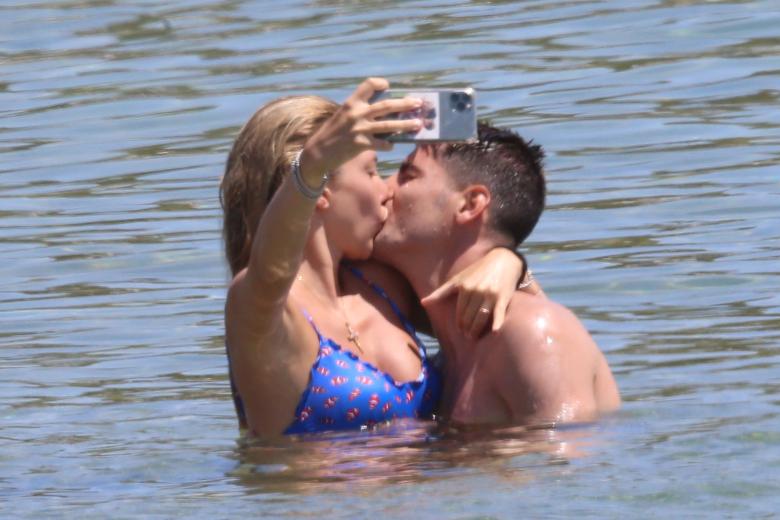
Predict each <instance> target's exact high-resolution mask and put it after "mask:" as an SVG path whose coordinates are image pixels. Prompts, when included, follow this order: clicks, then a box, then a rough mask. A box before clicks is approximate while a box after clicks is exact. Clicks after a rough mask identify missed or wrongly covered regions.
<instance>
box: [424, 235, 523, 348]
mask: <svg viewBox="0 0 780 520" xmlns="http://www.w3.org/2000/svg"><path fill="white" fill-rule="evenodd" d="M526 271H527V269H526V266H525V263H524V262H523V261H522V260H521V257H520V256H518V255H517V254H515V253H514V252H513V251H512V250H510V249H508V248H506V247H496V248H494V249H491V250H490V251H489V252H488V253H487V254H486V255H485V256H484V257H482V258H481V259H479V260H477V261H476V262H474V263H472V264H471V265H469V266H468V267H466V268H465V269H463V270H462V271H461V272H459V273H458V274H456V275H455V276H453V277H452V278H450V279H449V280H447V281H446V282H444V284H442V285H441V286H440V287H438V288H437V289H436V290H435V291H433V292H432V293H431V294H429V295H428V296H426V297H425V298H423V299H422V300H421V302H420V303H421V306H422V307H425V306H427V305H430V304H432V303H434V302H436V301H439V300H441V299H443V298H446V297H448V296H450V295H451V294H453V293H457V294H458V302H457V306H456V310H455V319H456V322H457V325H458V328H459V329H460V330H461V332H463V333H464V334H466V335H467V336H470V337H471V338H473V339H476V338H478V337H481V336H483V335H485V334H487V333H488V332H491V331H492V332H495V331H497V330H498V329H499V328H501V325H502V324H503V323H504V318H505V317H506V311H507V308H508V307H509V301H510V300H511V299H512V295H513V294H514V292H515V289H516V287H517V286H518V284H519V283H520V282H521V281H523V279H524V278H525V277H526ZM426 316H427V315H426ZM491 318H492V320H491ZM488 324H491V326H490V327H487V325H488ZM423 330H425V329H423Z"/></svg>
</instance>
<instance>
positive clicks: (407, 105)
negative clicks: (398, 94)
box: [366, 97, 422, 118]
mask: <svg viewBox="0 0 780 520" xmlns="http://www.w3.org/2000/svg"><path fill="white" fill-rule="evenodd" d="M421 106H422V99H420V98H411V97H406V98H399V99H383V100H382V101H377V102H376V103H373V104H371V105H369V107H368V109H367V110H366V116H368V117H372V118H379V117H384V116H386V115H389V114H397V113H401V112H411V111H413V110H416V109H418V108H420V107H421Z"/></svg>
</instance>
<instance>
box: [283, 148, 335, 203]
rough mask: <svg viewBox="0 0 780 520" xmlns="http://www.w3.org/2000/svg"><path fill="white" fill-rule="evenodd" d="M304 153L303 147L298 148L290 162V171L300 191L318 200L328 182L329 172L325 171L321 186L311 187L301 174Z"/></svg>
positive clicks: (305, 195) (309, 197)
mask: <svg viewBox="0 0 780 520" xmlns="http://www.w3.org/2000/svg"><path fill="white" fill-rule="evenodd" d="M302 153H303V149H301V150H298V152H296V154H295V156H294V157H293V160H292V161H291V162H290V173H291V174H292V178H293V180H294V181H295V187H296V188H298V191H299V192H300V193H301V195H303V196H304V197H306V198H307V199H312V200H317V199H318V198H319V196H320V195H322V190H324V189H325V184H326V183H327V182H328V174H327V173H324V174H323V175H322V182H321V183H320V185H319V186H317V187H316V188H311V187H309V186H308V185H307V184H306V181H304V180H303V177H302V176H301V154H302Z"/></svg>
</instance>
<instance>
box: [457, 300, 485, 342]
mask: <svg viewBox="0 0 780 520" xmlns="http://www.w3.org/2000/svg"><path fill="white" fill-rule="evenodd" d="M480 301H481V300H480V298H478V297H477V295H476V294H475V293H473V292H471V291H466V290H463V289H461V290H460V292H459V293H458V303H457V305H456V307H455V316H456V321H457V323H458V328H459V329H460V331H461V332H463V333H464V334H466V335H469V334H470V333H471V324H472V322H473V321H474V317H475V316H476V315H477V312H478V311H479V303H480Z"/></svg>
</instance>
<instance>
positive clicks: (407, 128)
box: [365, 119, 422, 135]
mask: <svg viewBox="0 0 780 520" xmlns="http://www.w3.org/2000/svg"><path fill="white" fill-rule="evenodd" d="M421 128H422V121H420V120H419V119H400V120H393V119H386V120H383V121H373V122H371V123H368V124H366V126H365V129H366V131H367V132H368V133H371V134H374V135H376V134H394V133H397V132H402V133H405V132H418V131H419V130H420V129H421Z"/></svg>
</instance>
